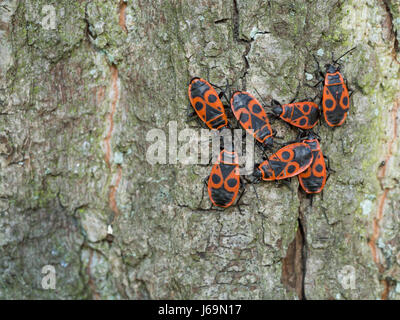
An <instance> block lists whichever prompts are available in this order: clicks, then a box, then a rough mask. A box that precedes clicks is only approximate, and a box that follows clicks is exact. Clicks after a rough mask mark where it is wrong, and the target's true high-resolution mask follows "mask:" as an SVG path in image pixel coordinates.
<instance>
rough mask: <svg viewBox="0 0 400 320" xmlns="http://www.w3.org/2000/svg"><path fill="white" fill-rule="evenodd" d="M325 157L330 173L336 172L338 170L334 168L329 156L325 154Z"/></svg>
mask: <svg viewBox="0 0 400 320" xmlns="http://www.w3.org/2000/svg"><path fill="white" fill-rule="evenodd" d="M324 159H325V160H326V162H327V169H328V172H329V173H330V172H334V173H335V172H336V171H335V170H333V169H332V168H331V163H330V160H329V157H328V156H325V155H324Z"/></svg>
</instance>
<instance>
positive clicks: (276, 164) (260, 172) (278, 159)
mask: <svg viewBox="0 0 400 320" xmlns="http://www.w3.org/2000/svg"><path fill="white" fill-rule="evenodd" d="M312 159H313V156H312V152H311V148H310V147H309V145H308V144H306V143H304V142H296V143H292V144H289V145H287V146H285V147H283V148H281V149H279V150H278V151H277V152H276V153H274V154H273V155H272V156H271V157H269V158H268V159H267V160H265V161H264V162H262V163H261V164H260V165H258V167H256V169H255V171H254V173H253V175H254V176H255V177H256V178H259V179H262V180H265V181H273V180H281V179H287V178H291V177H293V176H296V175H298V174H300V173H302V172H303V171H304V170H306V169H307V168H308V167H309V166H310V164H311V162H312Z"/></svg>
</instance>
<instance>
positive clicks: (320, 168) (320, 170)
mask: <svg viewBox="0 0 400 320" xmlns="http://www.w3.org/2000/svg"><path fill="white" fill-rule="evenodd" d="M322 169H323V168H322V166H321V165H320V164H318V165H317V166H316V167H315V170H317V172H322Z"/></svg>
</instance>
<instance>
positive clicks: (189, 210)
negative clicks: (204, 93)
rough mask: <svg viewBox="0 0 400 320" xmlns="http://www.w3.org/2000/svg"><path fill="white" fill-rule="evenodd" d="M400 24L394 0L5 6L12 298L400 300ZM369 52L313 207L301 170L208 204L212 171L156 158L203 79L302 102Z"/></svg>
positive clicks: (1, 94)
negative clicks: (156, 143) (330, 70)
mask: <svg viewBox="0 0 400 320" xmlns="http://www.w3.org/2000/svg"><path fill="white" fill-rule="evenodd" d="M52 19H53V20H52ZM399 28H400V4H399V2H398V1H396V0H357V1H355V0H343V1H340V0H316V1H306V0H302V1H289V0H271V1H248V0H247V1H246V0H232V1H222V0H199V1H196V2H193V1H184V0H163V1H161V0H158V1H143V0H137V1H133V0H128V1H119V0H114V1H111V0H91V1H67V0H58V1H51V0H29V1H22V0H19V1H18V0H6V1H2V2H1V4H0V54H1V59H0V253H1V254H0V274H1V276H0V298H1V299H16V298H24V299H47V298H52V299H53V298H61V299H78V298H79V299H81V298H85V299H160V298H168V299H187V298H189V299H205V298H208V299H223V298H224V299H377V298H378V299H381V298H382V299H399V298H400V235H399V230H400V216H399V215H400V202H399V199H400V188H399V186H398V185H397V183H398V182H399V179H400V176H399V172H400V171H399V166H398V164H399V161H400V155H399V139H398V136H399V129H398V122H399V120H398V110H399V106H400V95H399V87H400V86H399V85H400V81H399V80H400V79H399V61H400V57H399V50H400V47H399V39H398V38H399V37H400V32H399ZM355 46H356V47H357V48H356V50H355V51H354V52H353V53H351V54H349V55H347V56H345V57H344V58H343V59H342V60H341V62H342V69H341V72H342V73H343V75H344V76H345V77H346V78H347V79H348V83H349V87H350V88H352V89H353V90H355V92H354V94H353V96H352V99H351V106H350V108H351V109H350V112H349V116H348V118H347V120H346V122H345V123H344V125H342V126H341V127H338V128H336V129H332V128H329V127H327V126H326V125H324V124H323V123H322V124H321V125H320V126H318V127H317V128H316V131H318V133H319V135H320V136H321V147H322V150H323V152H324V154H326V155H327V156H329V158H330V163H331V167H332V169H334V170H335V172H334V173H332V174H331V176H330V178H329V180H328V182H327V185H326V187H325V189H324V193H323V197H322V195H317V196H315V197H314V201H313V206H312V207H311V206H310V201H309V199H308V198H307V197H305V196H304V195H303V194H302V193H301V192H299V191H298V182H297V179H292V180H291V190H290V189H289V188H286V187H282V186H279V185H276V184H274V183H262V184H260V185H257V187H256V188H257V192H258V196H259V198H260V202H261V208H258V206H259V205H258V202H257V199H256V196H255V193H254V192H253V189H252V188H248V191H247V192H246V193H245V195H244V196H243V198H242V201H243V203H244V205H242V208H241V209H242V212H241V213H240V212H239V210H238V209H237V208H235V207H232V208H230V209H227V210H224V211H217V210H210V211H208V210H206V209H207V208H208V207H209V205H210V204H209V201H208V198H207V196H205V198H204V199H203V201H202V204H201V207H199V202H200V199H201V194H202V188H203V183H202V181H203V179H204V178H205V177H206V176H207V175H208V174H209V172H210V168H211V167H210V166H208V167H206V166H200V165H183V164H180V163H178V164H171V163H168V164H155V165H151V164H150V163H149V162H148V161H147V160H146V151H147V150H148V148H149V145H151V143H152V142H148V141H146V135H147V133H148V132H149V131H150V130H151V129H154V128H159V129H162V130H164V131H165V132H166V135H167V138H169V137H170V134H169V133H168V129H169V127H170V125H171V124H170V123H171V121H176V123H177V128H178V130H182V129H184V128H186V127H188V126H189V124H187V123H186V122H185V117H186V106H187V104H188V98H187V86H188V82H189V80H190V78H191V77H193V76H200V77H203V78H205V79H209V80H210V82H212V83H215V84H217V85H219V86H224V85H225V84H226V81H229V83H230V84H231V90H248V91H250V92H255V90H257V91H258V92H259V93H260V95H261V96H262V97H263V100H265V101H267V102H269V101H270V99H271V98H274V99H277V100H279V101H282V102H288V101H290V100H291V99H292V98H293V97H294V96H295V94H296V91H297V89H298V88H299V98H305V97H314V96H315V95H316V94H317V93H318V88H312V87H308V86H306V85H307V84H308V85H310V86H312V85H314V84H315V83H316V82H317V81H318V74H317V73H316V72H315V69H316V63H315V61H314V59H313V57H312V55H313V54H314V55H316V58H317V59H318V60H319V61H320V63H321V66H324V65H325V64H326V63H329V62H331V60H332V57H331V53H333V56H334V57H336V58H337V57H339V56H340V55H341V54H343V53H344V52H346V51H347V50H349V49H351V48H352V47H355ZM190 125H191V126H195V124H194V123H191V124H190ZM273 127H274V128H275V129H276V130H277V131H278V135H279V136H283V137H284V141H289V140H292V139H293V138H295V137H296V134H297V132H296V131H295V130H293V129H291V128H289V127H288V126H287V125H285V124H282V123H280V122H279V121H275V122H274V124H273ZM196 128H197V127H196ZM198 132H200V127H198ZM167 147H170V145H168V146H167ZM168 151H169V149H168ZM260 212H263V213H262V214H261V213H260ZM110 228H112V235H110V233H111V229H110ZM46 265H50V266H54V267H55V272H56V273H55V277H56V285H55V289H51V288H50V289H46V288H44V287H43V285H42V283H43V277H44V276H45V275H46V274H44V273H42V268H43V267H44V266H46Z"/></svg>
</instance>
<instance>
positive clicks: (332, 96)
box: [314, 48, 355, 127]
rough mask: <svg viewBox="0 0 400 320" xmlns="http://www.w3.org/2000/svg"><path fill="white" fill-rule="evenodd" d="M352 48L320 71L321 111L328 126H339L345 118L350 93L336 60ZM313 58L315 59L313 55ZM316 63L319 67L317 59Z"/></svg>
mask: <svg viewBox="0 0 400 320" xmlns="http://www.w3.org/2000/svg"><path fill="white" fill-rule="evenodd" d="M354 49H355V48H353V49H351V50H349V51H347V52H346V53H345V54H343V55H342V56H341V57H339V58H338V59H336V60H334V61H333V63H332V64H327V65H325V68H326V72H325V74H323V73H322V72H320V74H321V76H322V77H323V78H324V86H323V92H322V111H323V113H324V118H325V121H326V123H327V124H328V126H330V127H337V126H341V125H342V124H343V123H344V121H345V120H346V118H347V113H348V111H349V106H350V96H351V95H349V91H348V88H347V83H346V81H345V79H344V78H343V76H342V74H341V73H340V64H339V63H338V61H339V60H340V59H341V58H343V57H344V56H345V55H346V54H348V53H350V52H351V51H353V50H354ZM314 59H315V60H316V61H317V59H316V58H315V56H314ZM332 60H333V59H332ZM317 64H318V68H319V63H318V61H317ZM336 65H337V67H336Z"/></svg>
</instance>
